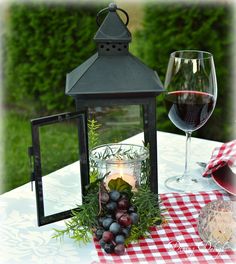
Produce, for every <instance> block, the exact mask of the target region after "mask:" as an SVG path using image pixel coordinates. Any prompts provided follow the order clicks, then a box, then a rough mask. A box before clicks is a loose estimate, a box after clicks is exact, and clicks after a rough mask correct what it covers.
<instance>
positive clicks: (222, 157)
mask: <svg viewBox="0 0 236 264" xmlns="http://www.w3.org/2000/svg"><path fill="white" fill-rule="evenodd" d="M226 164H228V166H229V167H233V166H236V140H233V141H230V142H228V143H224V144H222V145H221V146H220V147H216V148H215V149H214V150H213V152H212V155H211V159H210V161H209V163H208V165H207V167H206V169H205V171H204V173H203V176H207V175H209V174H211V173H212V172H214V171H217V170H218V169H219V168H221V167H223V166H225V165H226Z"/></svg>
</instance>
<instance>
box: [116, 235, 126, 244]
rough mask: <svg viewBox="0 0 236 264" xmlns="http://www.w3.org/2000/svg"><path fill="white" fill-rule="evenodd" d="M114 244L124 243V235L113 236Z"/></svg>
mask: <svg viewBox="0 0 236 264" xmlns="http://www.w3.org/2000/svg"><path fill="white" fill-rule="evenodd" d="M115 242H116V244H124V243H125V237H124V236H123V235H117V236H116V237H115Z"/></svg>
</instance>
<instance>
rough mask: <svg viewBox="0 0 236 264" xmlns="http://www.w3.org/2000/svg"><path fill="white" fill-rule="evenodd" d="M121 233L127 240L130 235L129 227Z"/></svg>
mask: <svg viewBox="0 0 236 264" xmlns="http://www.w3.org/2000/svg"><path fill="white" fill-rule="evenodd" d="M121 233H122V234H123V235H124V236H125V237H126V238H127V237H128V236H129V235H130V228H129V227H126V228H122V229H121Z"/></svg>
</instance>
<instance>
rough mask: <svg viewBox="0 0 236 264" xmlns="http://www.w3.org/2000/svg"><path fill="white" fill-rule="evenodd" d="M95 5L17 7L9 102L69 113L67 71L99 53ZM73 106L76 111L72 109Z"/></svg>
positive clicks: (9, 50)
mask: <svg viewBox="0 0 236 264" xmlns="http://www.w3.org/2000/svg"><path fill="white" fill-rule="evenodd" d="M98 10H100V7H98V6H95V5H92V6H85V5H81V4H80V5H65V4H64V5H62V4H61V5H53V4H51V5H50V4H26V3H24V4H22V3H21V4H13V5H11V7H10V9H9V15H8V17H9V21H8V22H9V23H8V24H9V27H8V30H7V40H6V60H7V63H6V71H5V73H6V77H5V86H6V93H7V101H8V102H15V103H18V104H20V105H21V106H22V104H24V102H25V104H29V102H30V103H31V104H32V102H33V103H34V105H37V110H38V111H39V110H42V111H46V112H54V111H55V112H58V111H60V110H68V109H70V107H71V106H72V99H71V98H69V97H68V96H65V80H66V73H67V72H70V71H71V70H72V69H74V68H75V67H76V66H78V65H79V64H81V63H82V62H83V61H85V60H86V59H87V58H88V57H90V56H91V54H93V53H94V52H95V43H94V41H93V37H94V34H95V32H96V30H97V24H96V14H97V12H98ZM71 108H72V107H71Z"/></svg>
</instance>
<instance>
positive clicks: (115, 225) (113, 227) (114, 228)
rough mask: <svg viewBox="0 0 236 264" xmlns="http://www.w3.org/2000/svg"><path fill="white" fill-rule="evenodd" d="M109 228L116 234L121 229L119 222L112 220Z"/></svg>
mask: <svg viewBox="0 0 236 264" xmlns="http://www.w3.org/2000/svg"><path fill="white" fill-rule="evenodd" d="M109 230H110V231H111V232H112V233H113V234H114V235H116V234H118V233H119V232H120V230H121V226H120V224H118V223H116V222H114V223H112V224H111V225H110V227H109Z"/></svg>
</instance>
